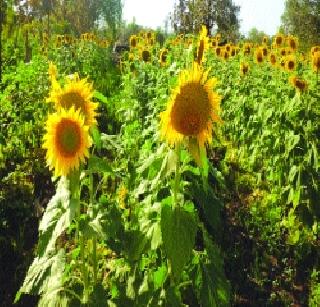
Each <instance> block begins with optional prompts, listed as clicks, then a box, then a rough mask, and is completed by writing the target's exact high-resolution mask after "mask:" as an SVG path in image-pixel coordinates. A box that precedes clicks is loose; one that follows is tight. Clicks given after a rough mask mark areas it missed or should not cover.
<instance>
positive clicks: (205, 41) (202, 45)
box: [197, 26, 209, 65]
mask: <svg viewBox="0 0 320 307" xmlns="http://www.w3.org/2000/svg"><path fill="white" fill-rule="evenodd" d="M207 34H208V30H207V27H206V26H202V27H201V31H200V37H199V42H198V48H197V63H198V64H199V65H201V64H202V63H203V62H204V54H205V52H206V50H208V47H209V38H208V36H207Z"/></svg>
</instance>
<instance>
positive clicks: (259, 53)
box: [254, 48, 263, 64]
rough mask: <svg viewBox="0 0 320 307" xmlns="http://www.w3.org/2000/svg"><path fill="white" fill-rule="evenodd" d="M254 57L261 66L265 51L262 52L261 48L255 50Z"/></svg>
mask: <svg viewBox="0 0 320 307" xmlns="http://www.w3.org/2000/svg"><path fill="white" fill-rule="evenodd" d="M254 55H255V59H256V62H257V63H258V64H261V63H262V62H263V51H262V49H261V48H257V49H256V50H255V53H254Z"/></svg>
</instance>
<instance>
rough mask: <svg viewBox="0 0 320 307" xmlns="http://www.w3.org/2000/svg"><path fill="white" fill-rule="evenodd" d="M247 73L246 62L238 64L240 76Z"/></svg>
mask: <svg viewBox="0 0 320 307" xmlns="http://www.w3.org/2000/svg"><path fill="white" fill-rule="evenodd" d="M248 72H249V64H248V63H246V62H241V64H240V75H241V76H245V75H246V74H247V73H248Z"/></svg>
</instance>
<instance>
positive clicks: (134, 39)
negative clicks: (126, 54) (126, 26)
mask: <svg viewBox="0 0 320 307" xmlns="http://www.w3.org/2000/svg"><path fill="white" fill-rule="evenodd" d="M130 47H131V48H136V47H137V36H136V35H131V36H130Z"/></svg>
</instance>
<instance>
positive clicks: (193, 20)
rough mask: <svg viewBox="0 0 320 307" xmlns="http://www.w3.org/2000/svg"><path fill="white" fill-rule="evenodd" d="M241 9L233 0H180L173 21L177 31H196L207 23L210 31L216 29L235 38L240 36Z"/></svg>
mask: <svg viewBox="0 0 320 307" xmlns="http://www.w3.org/2000/svg"><path fill="white" fill-rule="evenodd" d="M239 10H240V8H239V6H236V5H234V4H233V2H232V1H231V0H209V1H208V0H197V1H179V2H178V4H177V5H176V6H175V9H174V12H173V14H172V20H171V22H172V25H173V28H174V30H175V32H176V33H195V32H197V31H199V30H200V28H201V26H202V25H206V27H207V29H208V32H209V33H211V32H213V31H215V32H217V33H220V34H222V35H223V37H225V38H227V39H228V40H234V39H235V38H237V36H238V30H239V20H238V14H239Z"/></svg>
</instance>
